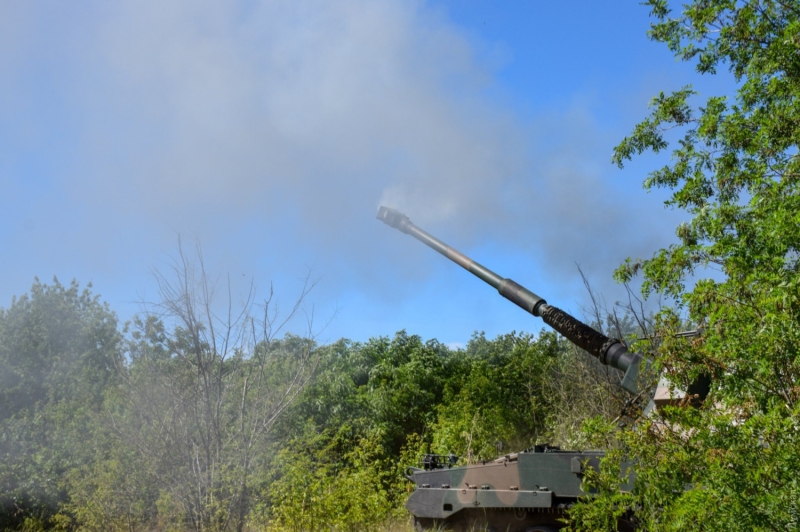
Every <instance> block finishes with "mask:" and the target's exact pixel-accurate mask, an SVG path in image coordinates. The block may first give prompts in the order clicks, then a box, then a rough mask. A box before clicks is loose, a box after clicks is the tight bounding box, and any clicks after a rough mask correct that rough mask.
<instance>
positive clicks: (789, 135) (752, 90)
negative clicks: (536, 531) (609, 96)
mask: <svg viewBox="0 0 800 532" xmlns="http://www.w3.org/2000/svg"><path fill="white" fill-rule="evenodd" d="M646 3H647V4H648V5H649V6H650V7H651V9H652V14H653V16H654V17H655V23H654V24H653V25H652V28H651V30H650V32H649V35H650V37H651V38H652V39H654V40H656V41H659V42H664V43H666V44H667V46H668V47H669V48H670V50H672V51H673V52H674V53H675V54H676V56H677V57H679V58H680V59H682V60H685V61H696V65H697V70H698V72H700V73H701V74H714V73H716V72H717V70H718V69H719V68H722V67H727V68H729V70H730V72H731V73H732V74H733V76H734V78H735V79H736V81H737V87H736V95H735V98H733V99H732V101H730V100H729V99H728V98H726V97H722V96H715V97H710V98H708V99H706V101H705V102H704V103H703V104H701V105H699V106H696V105H695V101H696V93H695V91H693V90H692V88H691V87H685V88H683V89H681V90H679V91H676V92H673V93H672V94H669V95H665V94H663V93H662V94H660V95H659V96H658V97H656V98H655V99H654V100H653V103H652V113H651V114H650V116H649V117H648V118H646V119H645V120H644V121H643V122H642V123H640V124H639V125H637V126H636V128H635V130H634V132H633V134H632V135H631V136H630V137H627V138H625V139H624V140H623V141H622V142H621V144H620V145H619V146H618V147H617V148H616V150H615V154H614V162H616V163H617V164H619V165H620V166H621V165H622V164H623V163H624V162H625V161H626V160H627V159H630V158H631V157H632V156H634V155H636V154H639V153H642V152H644V151H646V150H653V151H655V152H660V151H662V150H665V149H667V148H668V147H669V141H670V139H671V138H672V137H671V136H670V135H673V134H674V132H675V131H676V130H677V131H678V132H682V137H680V139H679V141H678V144H677V147H676V148H675V149H674V150H673V151H672V155H673V161H672V162H671V163H670V164H668V165H666V166H664V167H663V168H661V169H658V170H656V171H654V172H652V173H651V174H649V176H648V177H647V179H646V181H645V187H646V188H652V187H663V188H667V189H670V190H671V191H672V192H671V196H670V199H669V200H668V201H667V205H669V206H672V207H677V208H680V209H683V210H685V211H686V212H687V213H688V214H689V215H690V216H691V220H690V222H688V223H685V224H682V225H680V226H679V227H678V228H677V236H678V239H679V241H678V242H677V243H676V244H673V245H671V246H670V247H668V248H666V249H662V250H659V251H658V252H657V253H656V254H655V255H654V256H653V257H651V258H650V259H647V260H635V261H633V260H629V261H628V262H627V263H626V264H625V265H624V266H622V267H621V268H620V269H619V270H618V271H617V274H616V275H617V278H618V279H620V280H623V281H627V280H629V279H631V278H632V277H633V276H634V275H637V274H642V276H643V281H644V283H643V290H644V291H645V293H649V292H653V291H654V292H657V293H659V294H663V295H666V296H669V297H671V298H672V300H673V301H674V305H673V307H672V308H671V309H666V310H664V311H662V312H661V314H660V315H659V316H658V324H657V326H658V333H659V334H660V335H661V337H662V338H664V342H663V343H662V345H661V346H660V347H659V349H658V352H657V362H658V365H659V366H660V367H661V368H662V369H663V370H664V371H665V373H666V375H667V376H668V377H669V378H670V380H671V381H672V382H673V383H674V384H676V385H678V386H681V387H685V386H686V385H687V384H688V383H689V382H691V381H692V379H694V378H695V377H696V376H697V375H698V374H699V373H701V372H702V373H706V374H708V375H711V376H712V381H713V387H712V392H711V395H710V396H709V398H708V400H707V401H706V402H705V404H704V406H703V407H702V408H699V409H665V411H664V412H662V413H661V414H659V415H657V416H655V417H652V418H649V419H646V420H643V421H642V422H641V423H640V424H639V425H638V426H637V427H636V428H635V429H633V430H630V431H627V432H626V433H625V434H623V439H624V440H625V441H626V443H627V445H628V451H629V454H630V455H632V457H633V458H635V459H636V460H637V470H638V474H639V478H638V481H637V491H636V492H635V493H634V495H633V496H632V499H631V497H627V496H625V497H622V496H617V495H609V497H612V498H613V497H617V498H619V499H620V500H618V503H619V504H620V505H624V504H633V505H635V506H638V507H639V508H640V510H639V511H638V512H637V517H638V519H639V520H640V522H641V523H642V526H643V527H645V528H647V529H673V528H674V529H702V530H745V529H756V530H786V529H789V528H791V527H793V526H794V527H797V526H798V508H800V496H798V493H799V492H798V485H797V478H799V477H800V452H798V450H800V403H798V400H800V356H799V355H800V349H798V348H799V347H800V298H799V296H800V264H799V263H798V260H799V259H800V255H799V254H798V252H799V251H800V179H799V178H800V159H798V142H800V4H798V2H797V1H796V0H746V1H736V0H693V1H691V2H689V3H687V4H686V5H684V6H683V8H682V9H683V10H682V12H680V13H679V14H677V15H673V14H672V12H671V11H670V3H669V2H668V1H667V0H649V1H648V2H646ZM668 130H672V132H671V133H667V131H668ZM707 268H714V269H716V270H717V271H718V272H719V273H718V274H716V275H706V274H705V272H706V271H707ZM692 282H694V284H693V285H691V283H692ZM686 318H688V319H690V320H691V321H692V322H694V323H698V324H701V325H702V326H703V327H704V328H705V334H704V335H703V336H702V337H700V338H698V339H694V340H686V339H680V338H675V337H673V336H671V333H672V332H674V331H675V329H676V328H677V327H678V325H679V323H681V320H682V319H686ZM676 427H680V428H679V429H678V428H676ZM687 486H688V488H687ZM606 503H607V500H605V499H604V498H602V497H601V498H600V499H598V501H597V502H596V508H601V507H603V505H605V504H606ZM590 506H591V505H590ZM589 514H591V508H590V507H584V508H582V509H579V510H578V511H576V516H580V519H583V518H585V517H587V515H589ZM580 522H581V523H583V525H581V526H578V527H577V528H581V527H583V528H584V529H586V528H590V527H591V526H592V525H591V520H588V521H580ZM586 523H590V524H588V525H587V524H586Z"/></svg>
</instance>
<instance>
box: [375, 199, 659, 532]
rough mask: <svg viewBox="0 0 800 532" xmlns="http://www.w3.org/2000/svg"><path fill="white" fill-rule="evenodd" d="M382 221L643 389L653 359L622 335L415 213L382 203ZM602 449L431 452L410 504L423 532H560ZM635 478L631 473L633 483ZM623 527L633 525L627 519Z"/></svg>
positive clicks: (631, 388)
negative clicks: (563, 305)
mask: <svg viewBox="0 0 800 532" xmlns="http://www.w3.org/2000/svg"><path fill="white" fill-rule="evenodd" d="M378 219H379V220H382V221H383V222H385V223H387V224H388V225H390V226H392V227H394V228H396V229H399V230H400V231H402V232H403V233H406V234H408V235H411V236H413V237H414V238H416V239H417V240H419V241H421V242H422V243H424V244H426V245H427V246H429V247H431V248H433V249H435V250H436V251H438V252H439V253H441V254H442V255H444V256H445V257H447V258H449V259H450V260H452V261H453V262H455V263H456V264H458V265H460V266H462V267H463V268H464V269H466V270H467V271H469V272H470V273H472V274H474V275H475V276H476V277H478V278H480V279H482V280H483V281H484V282H486V283H488V284H490V285H492V286H493V287H494V288H496V289H497V291H498V292H499V293H500V295H502V296H503V297H505V298H506V299H508V300H510V301H511V302H513V303H514V304H516V305H517V306H519V307H521V308H522V309H524V310H525V311H527V312H529V313H531V314H533V315H534V316H538V317H540V318H542V319H543V320H544V322H545V323H547V324H548V325H550V326H551V327H552V328H553V329H555V330H556V331H558V332H559V333H560V334H561V335H563V336H564V337H565V338H567V339H568V340H569V341H571V342H572V343H574V344H575V345H577V346H578V347H580V348H582V349H584V350H585V351H587V352H588V353H591V354H592V355H593V356H595V357H597V359H598V360H600V362H602V363H603V364H606V365H608V366H611V367H614V368H617V369H619V370H621V371H623V372H624V377H623V379H622V386H623V387H624V388H625V389H626V390H627V391H628V392H630V393H631V394H637V392H638V387H639V380H640V379H639V369H640V367H642V368H644V367H648V366H649V363H648V360H647V359H646V358H644V357H642V355H640V354H638V353H631V352H629V351H628V349H627V348H626V347H625V345H624V344H622V343H621V342H620V341H619V340H616V339H613V338H609V337H607V336H606V335H604V334H602V333H600V332H598V331H596V330H594V329H593V328H591V327H589V326H588V325H586V324H585V323H582V322H581V321H579V320H577V319H576V318H574V317H573V316H571V315H569V314H567V313H566V312H564V311H563V310H561V309H559V308H558V307H555V306H553V305H550V304H548V303H547V302H546V301H545V300H544V299H543V298H541V297H540V296H538V295H536V294H534V293H533V292H531V291H530V290H528V289H527V288H525V287H523V286H521V285H519V284H518V283H516V282H514V281H512V280H511V279H506V278H503V277H501V276H500V275H498V274H496V273H495V272H493V271H491V270H490V269H488V268H486V267H485V266H483V265H481V264H478V263H477V262H475V261H474V260H472V259H470V258H469V257H467V256H466V255H464V254H462V253H460V252H458V251H456V250H455V249H453V248H451V247H450V246H448V245H447V244H445V243H444V242H442V241H441V240H438V239H437V238H435V237H433V236H431V235H430V234H428V233H426V232H425V231H423V230H422V229H420V228H419V227H417V226H416V225H414V224H413V223H411V220H409V218H408V216H405V215H404V214H402V213H400V212H398V211H396V210H394V209H390V208H388V207H381V208H380V210H379V211H378ZM603 455H604V453H603V452H602V451H585V450H584V451H566V450H562V449H559V448H557V447H551V446H549V445H536V446H534V447H531V448H530V449H526V450H524V451H520V452H516V453H511V454H506V455H504V456H500V457H499V458H497V459H496V460H491V461H484V462H481V463H478V464H472V465H466V466H456V465H455V464H456V463H457V457H455V456H453V455H451V456H440V455H426V456H425V457H424V459H423V460H422V463H420V464H419V465H420V466H421V467H409V468H408V469H407V470H406V478H408V480H410V481H411V482H413V483H414V485H415V489H414V492H413V493H412V494H411V496H410V497H409V498H408V501H407V502H406V508H407V509H408V510H409V512H411V514H412V515H413V516H414V523H415V527H416V528H417V530H421V531H424V530H442V529H444V530H454V531H464V532H467V531H474V530H493V531H501V530H502V531H505V532H554V531H555V530H558V529H560V528H562V527H563V526H564V523H563V521H562V519H563V518H564V517H565V516H566V513H567V512H568V510H569V508H570V507H571V506H572V505H573V504H574V503H575V502H576V501H577V500H578V498H579V497H581V496H584V495H587V494H586V493H585V492H584V491H583V483H582V480H583V475H584V473H585V472H586V468H594V469H596V468H597V467H598V466H599V463H600V459H601V458H602V457H603ZM631 482H632V479H631V478H628V479H627V489H630V487H631ZM618 524H619V528H620V529H629V528H630V527H631V523H629V522H627V521H626V520H625V519H621V520H620V522H619V523H618Z"/></svg>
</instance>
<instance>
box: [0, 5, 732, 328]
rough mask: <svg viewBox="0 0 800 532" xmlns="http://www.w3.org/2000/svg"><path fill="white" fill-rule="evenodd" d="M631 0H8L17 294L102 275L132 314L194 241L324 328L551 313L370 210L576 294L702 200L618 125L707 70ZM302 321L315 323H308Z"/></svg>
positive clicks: (4, 225) (216, 267) (708, 91)
mask: <svg viewBox="0 0 800 532" xmlns="http://www.w3.org/2000/svg"><path fill="white" fill-rule="evenodd" d="M648 25H649V19H648V12H647V8H646V7H643V6H640V5H639V3H638V2H636V1H630V2H623V1H617V2H592V1H578V0H572V1H561V2H543V1H529V2H504V3H503V2H480V1H477V0H461V1H431V2H423V1H417V2H414V1H408V2H395V1H384V2H381V1H367V0H341V1H337V2H332V3H331V2H328V3H326V2H317V1H311V0H292V1H288V0H286V1H280V0H279V1H274V2H268V3H264V2H259V1H254V0H247V1H239V2H231V1H224V2H223V1H215V0H206V1H200V2H197V1H192V2H190V1H181V0H176V1H174V2H170V3H164V2H157V1H125V0H123V1H120V2H114V3H111V4H108V3H103V2H83V3H81V4H74V3H73V4H69V5H67V4H65V3H60V4H53V3H47V2H5V3H2V4H0V69H2V72H4V75H3V76H2V78H1V79H0V278H2V279H3V282H2V284H0V306H8V305H9V304H10V301H11V298H12V296H13V295H15V294H16V295H20V294H22V293H24V292H26V291H27V290H28V288H29V287H30V285H31V282H32V280H33V278H34V276H38V277H40V278H41V279H42V280H46V281H49V280H50V279H52V277H53V276H54V275H55V276H57V277H58V278H59V279H60V280H61V281H62V282H68V281H69V280H70V279H72V278H75V279H77V280H78V281H79V282H80V283H81V284H85V283H87V282H92V283H93V286H94V291H95V292H96V293H99V294H101V296H102V298H103V299H104V300H106V301H108V302H109V304H110V305H111V307H112V308H113V309H114V310H115V311H116V312H117V313H118V314H119V315H120V317H121V318H122V319H123V320H124V319H128V318H130V317H131V316H132V315H133V314H134V313H135V312H137V311H138V310H139V309H140V305H139V302H140V301H142V300H154V299H155V298H156V295H157V294H156V291H155V283H154V280H153V277H152V271H153V270H154V269H161V270H164V269H165V268H167V267H168V264H169V260H170V257H171V256H174V255H175V253H176V247H177V242H178V237H179V236H180V238H181V239H182V240H183V242H184V244H187V243H188V244H187V245H188V246H189V247H193V246H194V242H199V243H200V244H201V245H202V248H203V253H204V259H205V262H206V266H207V268H208V269H209V270H210V271H211V272H213V274H214V275H215V276H216V277H215V278H218V279H219V285H220V291H221V292H224V290H223V288H224V287H225V284H226V282H225V279H227V278H228V276H230V279H231V286H232V290H233V298H234V301H238V300H239V299H240V297H241V295H242V294H243V293H244V292H245V290H246V287H247V286H248V284H247V282H248V280H250V279H252V280H253V281H254V283H255V285H256V287H257V288H258V289H259V291H260V294H261V295H262V296H265V295H266V293H267V292H268V290H269V286H270V283H273V284H274V286H275V291H276V294H277V296H278V299H279V301H281V302H282V304H283V307H284V308H285V307H288V306H289V305H290V303H291V301H292V300H293V297H294V295H295V294H296V293H297V291H298V290H299V289H300V286H301V280H302V278H303V277H304V276H306V275H307V274H308V273H309V272H310V275H311V277H312V278H314V279H318V280H319V282H318V283H317V285H316V287H315V289H314V291H313V292H312V293H311V294H310V295H309V298H308V300H307V306H306V310H307V312H308V313H311V312H312V308H313V314H314V316H315V317H316V320H317V323H318V324H319V323H322V322H325V321H327V320H328V318H331V317H332V320H331V321H330V323H329V325H328V326H327V328H326V329H325V330H324V331H322V333H321V335H320V336H319V338H320V340H322V341H332V340H335V339H337V338H339V337H347V338H351V339H355V340H365V339H367V338H369V337H371V336H378V335H391V334H393V333H394V332H395V331H397V330H400V329H406V330H408V331H409V332H411V333H415V334H420V335H422V336H423V337H425V338H437V339H439V340H441V341H443V342H445V343H450V344H464V343H465V342H466V341H467V340H468V339H469V337H470V335H471V334H472V333H473V332H474V331H485V332H486V334H487V335H489V336H495V335H497V334H501V333H505V332H509V331H511V330H518V331H519V330H527V331H538V330H539V329H540V328H541V327H542V324H541V322H539V321H538V320H536V319H535V318H532V317H530V316H527V315H526V314H524V313H523V312H522V311H520V310H518V309H517V308H516V307H514V306H513V305H511V304H509V303H508V302H506V301H505V300H503V299H502V298H500V297H499V296H498V295H497V294H496V293H494V292H493V291H492V290H491V289H489V288H488V287H485V286H483V285H482V284H481V283H480V282H479V281H478V280H477V279H474V278H472V277H471V276H470V275H469V274H467V273H466V272H463V271H461V270H460V269H459V268H458V267H456V266H455V265H453V264H451V263H449V262H447V261H446V260H444V259H443V258H441V257H439V256H437V255H436V254H435V253H433V252H432V251H430V250H428V249H427V248H425V247H424V246H422V245H421V244H418V243H416V242H415V241H413V240H412V239H410V238H408V237H407V236H404V235H402V234H400V233H398V232H396V231H393V230H391V229H389V228H387V227H386V226H383V225H382V224H380V223H379V222H378V221H376V220H374V215H375V211H376V210H377V207H378V205H379V204H381V203H387V204H390V205H391V206H393V207H396V208H399V209H400V210H402V211H404V212H406V213H407V214H409V215H410V216H411V218H412V220H414V221H415V222H417V223H418V224H419V225H420V226H422V227H423V228H425V229H427V230H428V231H429V232H431V233H433V234H435V235H437V236H439V237H440V238H442V239H443V240H445V241H446V242H448V243H449V244H451V245H452V246H454V247H456V248H459V249H461V250H462V251H463V252H465V253H467V254H469V255H471V256H472V257H473V258H475V259H476V260H478V261H479V262H482V263H483V264H485V265H486V266H488V267H490V268H492V269H494V270H496V271H498V272H499V273H501V274H503V275H505V276H508V277H511V278H513V279H515V280H516V281H518V282H520V283H521V284H523V285H526V286H528V287H529V288H530V289H532V290H533V291H535V292H537V293H539V294H540V295H542V296H543V297H545V298H546V299H547V300H548V301H549V302H551V303H553V304H556V305H559V306H561V307H563V308H566V309H568V310H570V311H573V312H575V313H576V314H580V312H581V307H582V306H585V305H586V302H587V298H586V293H585V290H584V289H583V286H582V283H581V281H580V279H579V278H578V274H577V267H576V264H579V265H580V266H581V268H582V269H583V270H584V271H585V272H586V273H587V274H588V276H589V278H590V281H591V282H592V283H593V285H594V286H595V288H596V289H597V290H598V291H600V292H602V293H603V294H604V296H605V298H606V300H607V301H608V302H609V303H613V301H614V300H616V299H619V298H621V297H622V293H621V291H620V288H619V287H616V286H615V285H614V283H613V281H611V274H612V272H613V269H614V268H615V267H616V266H617V265H618V264H619V263H620V262H621V261H622V260H624V258H625V257H628V256H634V257H637V256H649V255H650V254H652V253H653V252H654V251H655V250H656V249H657V248H659V247H661V246H664V245H667V244H668V243H670V242H672V241H673V240H674V227H675V225H676V224H677V223H678V222H680V221H681V220H683V219H685V215H684V214H682V213H680V212H676V211H671V210H666V209H664V208H663V200H664V198H665V197H666V196H665V194H664V193H663V192H654V193H650V194H648V193H646V192H644V191H643V190H642V187H641V182H642V180H643V178H644V177H645V175H646V173H647V171H648V170H651V169H653V168H655V167H656V166H657V165H661V164H663V163H664V162H665V160H666V159H665V158H664V157H663V156H660V157H657V156H645V157H642V158H641V159H638V160H636V161H634V162H633V163H631V164H630V165H628V166H627V167H626V168H625V169H624V170H619V169H617V168H616V167H614V166H612V165H611V163H610V157H611V152H612V149H613V147H614V146H615V144H616V143H617V142H618V141H619V140H620V139H621V138H622V137H623V136H624V135H625V134H626V133H628V132H629V131H630V130H631V129H632V128H633V126H634V124H635V123H636V122H637V121H638V120H640V119H641V118H643V117H644V116H645V113H646V111H647V103H648V101H649V100H650V98H652V97H653V96H654V95H655V94H657V93H658V92H659V91H661V90H664V91H669V90H674V89H678V88H680V87H682V86H684V85H686V84H689V83H692V84H694V85H695V87H696V88H697V89H699V90H700V92H701V94H702V95H703V96H710V95H713V94H720V93H727V92H730V91H731V86H732V85H731V82H730V79H728V78H726V77H725V76H721V77H718V78H701V77H699V76H698V75H697V74H696V73H695V72H694V70H693V67H692V65H689V64H682V63H678V62H676V61H675V59H674V58H673V57H672V55H671V54H670V53H669V51H668V50H667V49H666V47H664V46H663V45H660V44H657V43H653V42H650V41H649V40H648V39H647V38H646V35H645V33H646V31H647V29H648ZM304 326H305V323H304V321H303V320H298V322H296V323H295V324H294V325H293V327H294V328H295V330H297V331H300V330H302V329H303V327H304Z"/></svg>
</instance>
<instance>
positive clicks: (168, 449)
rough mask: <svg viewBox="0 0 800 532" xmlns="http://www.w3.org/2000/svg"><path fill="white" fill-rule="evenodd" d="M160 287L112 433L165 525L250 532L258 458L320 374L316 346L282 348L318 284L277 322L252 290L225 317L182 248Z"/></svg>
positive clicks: (114, 407) (297, 342)
mask: <svg viewBox="0 0 800 532" xmlns="http://www.w3.org/2000/svg"><path fill="white" fill-rule="evenodd" d="M156 280H157V281H158V284H159V293H160V301H159V302H158V303H157V304H156V306H155V307H152V308H151V311H150V312H149V313H148V314H147V315H146V316H145V317H143V318H139V319H137V320H135V322H134V324H133V325H134V326H133V330H132V332H131V333H130V335H129V338H128V341H127V344H126V345H127V354H128V361H127V363H126V364H124V365H120V367H119V374H120V376H121V378H122V380H123V386H122V387H121V393H120V394H119V395H118V397H117V398H116V401H115V402H114V403H112V404H110V405H109V408H108V409H107V413H108V419H109V422H110V423H111V426H112V428H113V430H114V431H115V433H116V434H117V435H118V437H119V440H120V443H121V444H122V445H126V446H128V447H129V448H130V449H132V450H133V451H134V453H135V454H136V455H137V456H138V460H137V461H136V463H137V466H138V468H139V469H140V470H141V471H145V472H147V475H146V478H149V479H150V481H151V482H152V485H153V486H155V487H156V489H155V492H153V493H151V495H149V496H150V497H151V500H150V501H148V502H149V506H150V507H151V508H153V507H158V514H159V515H158V516H157V518H158V520H159V521H160V522H162V523H172V524H173V525H178V526H189V527H191V528H192V529H194V530H198V531H199V530H226V529H229V528H235V529H237V530H242V529H243V527H244V524H245V519H246V517H247V513H248V511H249V509H250V504H251V497H250V491H251V488H252V482H253V471H254V469H255V468H256V466H257V465H258V464H259V460H261V461H262V464H261V465H263V460H264V456H263V453H262V452H261V449H262V448H263V447H264V446H265V445H266V441H267V436H268V434H269V433H270V431H271V430H272V428H273V426H274V425H275V423H276V421H277V420H278V418H279V416H280V415H281V414H282V413H283V412H284V410H286V408H287V407H288V406H289V404H291V402H292V401H293V400H294V398H295V397H297V395H298V394H299V393H300V392H301V391H302V390H303V388H304V387H305V386H306V384H307V383H308V381H309V379H310V377H311V375H312V374H313V372H314V367H315V363H314V361H315V354H314V353H315V352H314V348H315V343H314V340H313V338H312V337H311V336H310V335H309V336H307V337H297V336H292V335H285V336H284V338H283V339H280V340H279V339H278V338H277V335H278V334H279V333H281V332H282V331H283V329H284V326H285V325H286V324H287V323H288V320H290V319H291V318H292V317H293V316H294V315H295V314H296V313H297V312H298V311H299V310H300V309H301V305H302V302H303V300H304V298H305V296H306V295H307V293H308V291H309V290H310V289H311V288H312V286H313V284H312V283H309V282H308V281H307V282H306V284H305V285H304V286H303V289H302V291H301V294H300V296H299V297H298V298H297V299H296V301H295V304H294V305H293V307H292V308H291V310H290V312H289V313H288V315H286V316H284V317H282V318H279V317H278V313H277V309H276V306H275V304H274V302H273V300H272V292H270V295H269V297H268V298H267V299H266V300H265V301H264V302H263V305H262V306H261V307H260V309H258V312H256V309H257V308H258V307H256V306H255V305H254V303H253V295H254V293H253V290H252V289H251V291H250V293H249V294H248V296H247V297H246V299H245V301H244V303H243V304H242V305H241V307H239V308H237V309H236V310H234V306H233V304H232V302H231V298H232V295H231V292H230V287H229V288H228V298H227V299H228V300H227V302H226V303H227V304H224V305H222V306H221V309H222V313H221V314H218V309H219V308H220V307H217V306H216V303H215V300H214V285H213V283H212V282H211V280H210V279H209V276H208V274H207V273H206V271H205V267H204V264H203V260H202V254H201V253H200V252H199V249H198V254H197V258H196V260H192V259H190V258H189V257H188V256H187V255H186V254H185V253H184V252H183V250H182V249H180V248H179V255H178V258H177V259H176V261H175V263H174V264H173V271H172V272H171V274H169V275H165V274H162V273H158V272H157V273H156ZM170 327H171V330H170ZM312 328H313V323H312V321H311V319H309V330H311V329H312ZM140 478H141V475H140ZM118 491H120V490H119V489H117V490H106V491H103V490H101V489H99V486H98V489H97V490H96V492H95V493H96V494H97V497H99V498H102V497H103V496H105V495H108V496H112V497H113V496H115V495H116V493H117V492H118ZM90 497H91V496H90ZM154 499H155V500H154ZM105 506H107V507H110V508H111V507H112V506H111V505H105Z"/></svg>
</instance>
